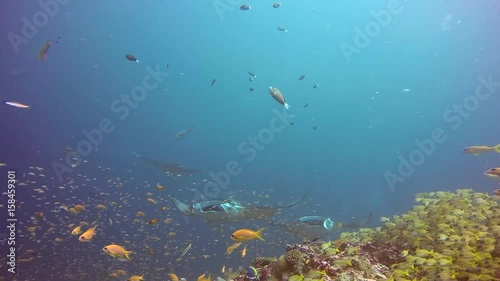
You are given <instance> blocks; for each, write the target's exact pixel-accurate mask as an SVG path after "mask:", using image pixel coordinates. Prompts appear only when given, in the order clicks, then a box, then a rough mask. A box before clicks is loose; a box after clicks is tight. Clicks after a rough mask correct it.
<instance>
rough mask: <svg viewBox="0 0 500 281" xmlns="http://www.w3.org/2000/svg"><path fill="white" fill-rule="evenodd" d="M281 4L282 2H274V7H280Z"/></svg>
mask: <svg viewBox="0 0 500 281" xmlns="http://www.w3.org/2000/svg"><path fill="white" fill-rule="evenodd" d="M280 6H281V3H274V4H273V8H279V7H280Z"/></svg>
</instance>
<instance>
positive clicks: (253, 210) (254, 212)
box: [172, 193, 307, 223]
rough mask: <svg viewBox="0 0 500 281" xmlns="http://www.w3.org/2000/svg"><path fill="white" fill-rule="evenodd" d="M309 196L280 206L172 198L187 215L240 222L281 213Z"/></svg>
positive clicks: (220, 221) (222, 221) (209, 220)
mask: <svg viewBox="0 0 500 281" xmlns="http://www.w3.org/2000/svg"><path fill="white" fill-rule="evenodd" d="M306 197H307V193H306V194H304V196H302V198H300V199H298V200H296V201H294V202H292V203H289V204H285V205H278V206H271V207H265V206H260V207H259V206H245V205H243V204H241V203H240V202H238V201H236V200H233V199H227V200H213V201H203V202H198V203H195V204H193V205H188V204H185V203H182V202H181V201H179V200H178V199H176V198H172V201H173V202H174V205H175V206H176V207H177V209H178V210H179V211H180V212H181V213H182V214H183V215H185V216H198V217H202V218H203V219H205V221H206V222H208V223H217V222H218V223H225V222H238V221H241V220H247V219H248V220H263V219H267V218H269V217H271V216H274V215H275V214H277V213H279V212H280V211H281V210H282V209H285V208H290V207H292V206H295V205H297V204H298V203H300V202H301V201H302V200H304V199H305V198H306Z"/></svg>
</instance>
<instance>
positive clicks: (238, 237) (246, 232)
mask: <svg viewBox="0 0 500 281" xmlns="http://www.w3.org/2000/svg"><path fill="white" fill-rule="evenodd" d="M263 231H264V228H261V229H259V230H257V231H253V230H250V229H240V230H236V231H235V232H234V233H233V234H232V235H231V239H233V240H235V241H238V242H243V241H249V240H253V239H255V238H257V239H259V240H262V241H264V239H262V232H263Z"/></svg>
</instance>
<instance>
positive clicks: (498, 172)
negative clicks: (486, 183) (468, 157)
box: [483, 168, 500, 179]
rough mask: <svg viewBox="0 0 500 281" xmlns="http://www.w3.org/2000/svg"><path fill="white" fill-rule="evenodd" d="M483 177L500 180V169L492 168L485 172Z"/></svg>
mask: <svg viewBox="0 0 500 281" xmlns="http://www.w3.org/2000/svg"><path fill="white" fill-rule="evenodd" d="M483 175H485V176H487V177H490V178H492V179H500V168H491V169H489V170H488V171H486V172H484V173H483Z"/></svg>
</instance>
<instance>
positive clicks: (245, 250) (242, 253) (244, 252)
mask: <svg viewBox="0 0 500 281" xmlns="http://www.w3.org/2000/svg"><path fill="white" fill-rule="evenodd" d="M246 255H247V246H245V247H243V251H241V257H242V258H244V257H245V256H246Z"/></svg>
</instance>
